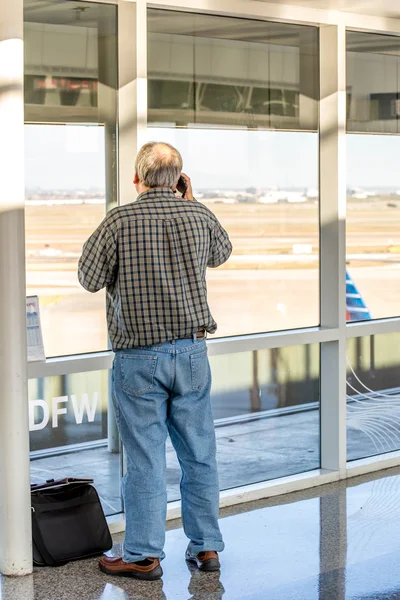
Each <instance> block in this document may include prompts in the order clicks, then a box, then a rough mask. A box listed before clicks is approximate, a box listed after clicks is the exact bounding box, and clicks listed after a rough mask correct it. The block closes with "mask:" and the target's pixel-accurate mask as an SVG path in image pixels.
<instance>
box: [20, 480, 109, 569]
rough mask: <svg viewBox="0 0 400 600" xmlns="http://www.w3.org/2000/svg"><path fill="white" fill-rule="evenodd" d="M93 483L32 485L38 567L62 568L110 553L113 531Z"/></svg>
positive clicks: (35, 553)
mask: <svg viewBox="0 0 400 600" xmlns="http://www.w3.org/2000/svg"><path fill="white" fill-rule="evenodd" d="M92 483H93V479H75V478H72V477H69V478H67V479H60V480H58V481H55V480H54V479H50V480H48V481H47V482H46V483H44V484H42V485H40V484H33V485H31V506H32V535H33V563H34V565H35V566H39V567H45V566H53V567H56V566H61V565H64V564H65V563H67V562H69V561H71V560H79V559H82V558H89V557H90V556H98V555H100V554H103V552H106V551H107V550H110V548H111V547H112V539H111V535H110V531H109V529H108V525H107V521H106V518H105V516H104V512H103V509H102V506H101V504H100V499H99V496H98V494H97V491H96V490H95V488H94V487H93V486H92V485H91V484H92Z"/></svg>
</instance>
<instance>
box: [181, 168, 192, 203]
mask: <svg viewBox="0 0 400 600" xmlns="http://www.w3.org/2000/svg"><path fill="white" fill-rule="evenodd" d="M181 176H182V178H183V179H184V180H185V181H186V183H187V190H186V193H185V195H184V196H183V198H185V200H194V196H193V188H192V182H191V181H190V177H188V176H187V175H185V173H181Z"/></svg>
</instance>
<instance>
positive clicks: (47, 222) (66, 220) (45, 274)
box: [25, 2, 117, 357]
mask: <svg viewBox="0 0 400 600" xmlns="http://www.w3.org/2000/svg"><path fill="white" fill-rule="evenodd" d="M116 44H117V38H116V7H114V6H111V5H109V6H108V5H105V4H95V3H92V2H91V3H84V2H58V3H57V4H56V5H51V4H49V5H46V6H44V5H42V4H37V3H30V2H28V3H26V6H25V120H26V123H27V125H26V127H25V138H26V140H25V141H26V144H25V146H26V154H25V165H26V167H25V182H26V241H27V289H28V293H29V294H37V295H38V296H39V299H40V308H41V314H42V320H43V335H44V345H45V352H46V355H47V356H48V357H51V356H59V355H67V354H77V353H82V352H91V351H96V350H105V349H106V348H107V330H106V321H105V301H104V300H105V296H104V293H102V294H97V295H94V296H91V295H90V294H88V293H87V292H85V291H84V290H83V289H82V288H81V287H80V285H79V283H78V279H77V275H76V270H77V262H78V258H79V256H80V253H81V250H82V245H83V243H84V242H85V241H86V239H87V238H88V237H89V235H90V234H91V233H92V232H93V231H94V229H95V228H96V227H97V226H98V224H99V223H100V221H101V220H102V218H103V217H104V215H105V212H106V210H107V209H108V208H110V207H111V206H112V205H114V204H115V203H116V202H117V196H116V177H117V173H116V168H117V165H116V88H117V75H116V74H117V68H116V66H117V53H116Z"/></svg>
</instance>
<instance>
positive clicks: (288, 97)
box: [147, 9, 319, 336]
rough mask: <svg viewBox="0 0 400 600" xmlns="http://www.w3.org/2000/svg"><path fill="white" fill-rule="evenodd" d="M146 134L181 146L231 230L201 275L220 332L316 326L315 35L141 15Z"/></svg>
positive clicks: (202, 18)
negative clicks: (228, 248) (214, 265)
mask: <svg viewBox="0 0 400 600" xmlns="http://www.w3.org/2000/svg"><path fill="white" fill-rule="evenodd" d="M148 25H149V36H148V40H149V41H148V69H149V70H148V80H149V84H148V85H149V89H148V92H149V94H148V103H149V105H148V106H149V111H148V121H149V127H148V131H147V139H148V140H160V141H168V142H170V143H172V144H174V145H176V146H177V147H178V148H179V149H180V150H181V152H182V155H183V159H184V171H185V172H187V174H188V175H190V176H191V178H192V180H193V184H194V189H195V195H196V197H197V199H198V201H200V202H204V203H205V204H206V205H207V206H208V207H209V208H210V209H211V210H212V211H213V212H214V213H215V214H216V215H217V217H218V218H219V219H220V221H221V222H222V224H223V225H224V226H225V227H226V229H227V230H228V232H229V234H230V237H231V239H232V242H233V247H234V250H233V255H232V257H231V258H230V260H229V261H228V262H227V263H226V264H225V265H223V266H222V267H220V268H219V269H217V270H215V271H211V270H210V271H209V273H208V290H209V298H210V305H211V309H212V311H213V314H214V316H215V318H216V320H217V322H218V324H219V329H218V332H217V335H219V336H225V335H235V334H248V333H256V332H264V331H273V330H280V329H291V328H297V327H306V326H312V325H318V323H319V285H318V279H319V276H318V273H319V268H318V267H319V265H318V257H319V228H318V134H317V130H318V103H317V98H318V88H319V86H318V58H317V56H318V34H317V29H315V28H312V27H300V26H291V25H278V24H271V23H266V22H263V21H251V20H242V19H231V18H225V17H212V16H207V15H188V14H186V13H178V12H170V11H160V10H154V9H150V10H149V12H148Z"/></svg>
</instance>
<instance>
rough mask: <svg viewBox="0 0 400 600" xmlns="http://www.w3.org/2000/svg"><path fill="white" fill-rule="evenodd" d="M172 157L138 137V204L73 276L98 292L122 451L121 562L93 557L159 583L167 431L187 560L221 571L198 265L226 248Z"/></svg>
mask: <svg viewBox="0 0 400 600" xmlns="http://www.w3.org/2000/svg"><path fill="white" fill-rule="evenodd" d="M181 171H182V157H181V155H180V153H179V152H178V151H177V150H176V149H175V148H173V147H172V146H170V145H169V144H163V143H149V144H145V145H144V146H143V147H142V148H141V150H140V151H139V154H138V156H137V159H136V165H135V178H134V184H135V186H136V190H137V192H138V194H139V196H138V198H137V200H136V201H135V202H133V203H131V204H128V205H126V206H122V207H118V208H115V209H114V210H112V211H111V212H110V213H109V214H108V215H107V216H106V218H105V219H104V221H103V222H102V223H101V225H100V226H99V227H98V229H97V230H96V231H95V232H94V233H93V235H92V236H91V237H90V238H89V240H88V241H87V242H86V244H85V245H84V247H83V253H82V257H81V259H80V261H79V272H78V275H79V281H80V283H81V285H82V286H83V287H84V288H85V289H86V290H88V291H89V292H97V291H99V290H101V289H102V288H104V287H106V288H107V320H108V329H109V336H110V339H111V343H112V347H113V350H114V352H115V360H114V365H113V402H114V406H115V414H116V420H117V423H118V428H119V431H120V435H121V439H122V442H123V444H124V447H125V451H126V456H127V473H126V475H125V477H124V480H123V495H124V502H125V512H126V534H125V543H124V555H123V557H122V558H109V557H107V556H103V557H102V558H101V560H100V568H101V570H102V571H104V572H106V573H108V574H111V575H124V576H126V575H131V576H132V577H136V578H139V579H159V578H160V577H161V576H162V569H161V566H160V560H162V559H163V558H164V556H165V555H164V552H163V547H164V542H165V519H166V510H167V492H166V457H165V443H166V439H167V435H168V434H169V435H170V437H171V441H172V443H173V445H174V448H175V450H176V452H177V455H178V459H179V463H180V466H181V469H182V479H181V497H182V520H183V527H184V531H185V533H186V535H187V537H188V538H189V540H190V542H189V546H188V549H187V552H186V559H187V560H190V561H193V562H195V563H197V566H198V567H199V568H200V569H202V570H208V571H213V570H218V569H219V568H220V563H219V558H218V554H217V553H218V552H220V551H222V550H223V549H224V543H223V540H222V536H221V532H220V530H219V525H218V511H219V483H218V473H217V464H216V442H215V431H214V423H213V417H212V412H211V402H210V388H211V373H210V366H209V362H208V357H207V346H206V339H205V338H206V333H207V332H209V333H214V332H215V331H216V329H217V324H216V323H215V321H214V319H213V318H212V315H211V313H210V309H209V307H208V303H207V287H206V279H205V276H206V269H207V267H218V266H219V265H221V264H222V263H224V262H225V261H226V260H228V258H229V256H230V254H231V252H232V245H231V243H230V241H229V238H228V234H227V233H226V231H225V230H224V229H223V228H222V226H221V225H220V223H219V222H218V220H217V218H216V217H215V216H214V215H213V213H212V212H211V211H210V210H208V208H206V207H205V206H203V205H202V204H200V203H198V202H196V201H195V199H194V198H193V192H192V187H191V183H190V179H189V178H188V177H187V176H186V175H182V177H183V178H184V179H185V181H186V184H187V186H188V187H187V191H186V193H185V195H184V197H183V198H177V197H176V195H175V193H174V191H173V190H175V189H176V185H177V182H178V179H179V177H180V175H181Z"/></svg>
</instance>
